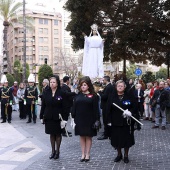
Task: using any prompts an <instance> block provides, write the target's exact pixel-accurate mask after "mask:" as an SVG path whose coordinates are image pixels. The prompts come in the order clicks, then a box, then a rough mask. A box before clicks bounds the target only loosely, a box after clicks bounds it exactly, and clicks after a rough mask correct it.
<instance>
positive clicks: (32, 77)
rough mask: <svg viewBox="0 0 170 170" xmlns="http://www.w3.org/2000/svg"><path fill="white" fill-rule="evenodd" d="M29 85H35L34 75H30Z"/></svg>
mask: <svg viewBox="0 0 170 170" xmlns="http://www.w3.org/2000/svg"><path fill="white" fill-rule="evenodd" d="M28 83H35V76H34V74H30V75H29V77H28Z"/></svg>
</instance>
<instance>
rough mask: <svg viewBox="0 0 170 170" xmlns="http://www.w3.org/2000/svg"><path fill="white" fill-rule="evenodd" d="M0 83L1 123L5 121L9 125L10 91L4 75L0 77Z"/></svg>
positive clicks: (10, 110) (10, 112) (11, 97)
mask: <svg viewBox="0 0 170 170" xmlns="http://www.w3.org/2000/svg"><path fill="white" fill-rule="evenodd" d="M1 82H2V83H3V84H4V86H3V87H2V88H1V91H0V97H1V113H2V119H3V120H2V122H1V123H5V122H6V119H7V120H8V123H11V115H12V100H13V96H12V90H11V88H10V87H9V86H8V81H7V78H6V75H3V76H2V79H1Z"/></svg>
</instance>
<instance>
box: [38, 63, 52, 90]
mask: <svg viewBox="0 0 170 170" xmlns="http://www.w3.org/2000/svg"><path fill="white" fill-rule="evenodd" d="M52 75H53V70H52V68H51V67H50V66H49V65H47V64H44V65H42V66H41V67H40V69H39V71H38V81H39V89H40V91H41V90H42V82H43V80H44V79H49V78H50V77H51V76H52Z"/></svg>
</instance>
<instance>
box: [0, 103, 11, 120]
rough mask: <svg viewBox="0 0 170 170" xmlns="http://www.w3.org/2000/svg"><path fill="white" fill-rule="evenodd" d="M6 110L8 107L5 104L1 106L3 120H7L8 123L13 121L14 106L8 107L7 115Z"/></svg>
mask: <svg viewBox="0 0 170 170" xmlns="http://www.w3.org/2000/svg"><path fill="white" fill-rule="evenodd" d="M5 108H6V105H5V104H1V114H2V119H3V121H6V119H7V120H8V121H11V115H12V106H10V105H8V106H7V113H5Z"/></svg>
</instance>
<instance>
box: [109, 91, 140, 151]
mask: <svg viewBox="0 0 170 170" xmlns="http://www.w3.org/2000/svg"><path fill="white" fill-rule="evenodd" d="M113 103H115V104H117V105H118V106H120V107H121V108H123V109H124V110H126V109H128V110H129V111H130V112H131V113H132V115H133V116H134V115H135V113H137V112H136V110H137V103H136V101H135V99H134V97H133V94H128V93H125V94H124V95H122V96H118V94H117V92H116V91H115V92H114V93H112V94H110V96H109V99H108V108H107V109H108V115H109V116H108V117H109V122H111V124H112V127H111V145H112V146H113V147H114V148H115V149H116V148H129V147H131V146H132V145H134V144H135V139H134V120H133V119H131V118H129V120H128V119H127V118H124V117H123V111H121V110H120V109H119V108H117V107H116V106H114V105H113Z"/></svg>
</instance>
